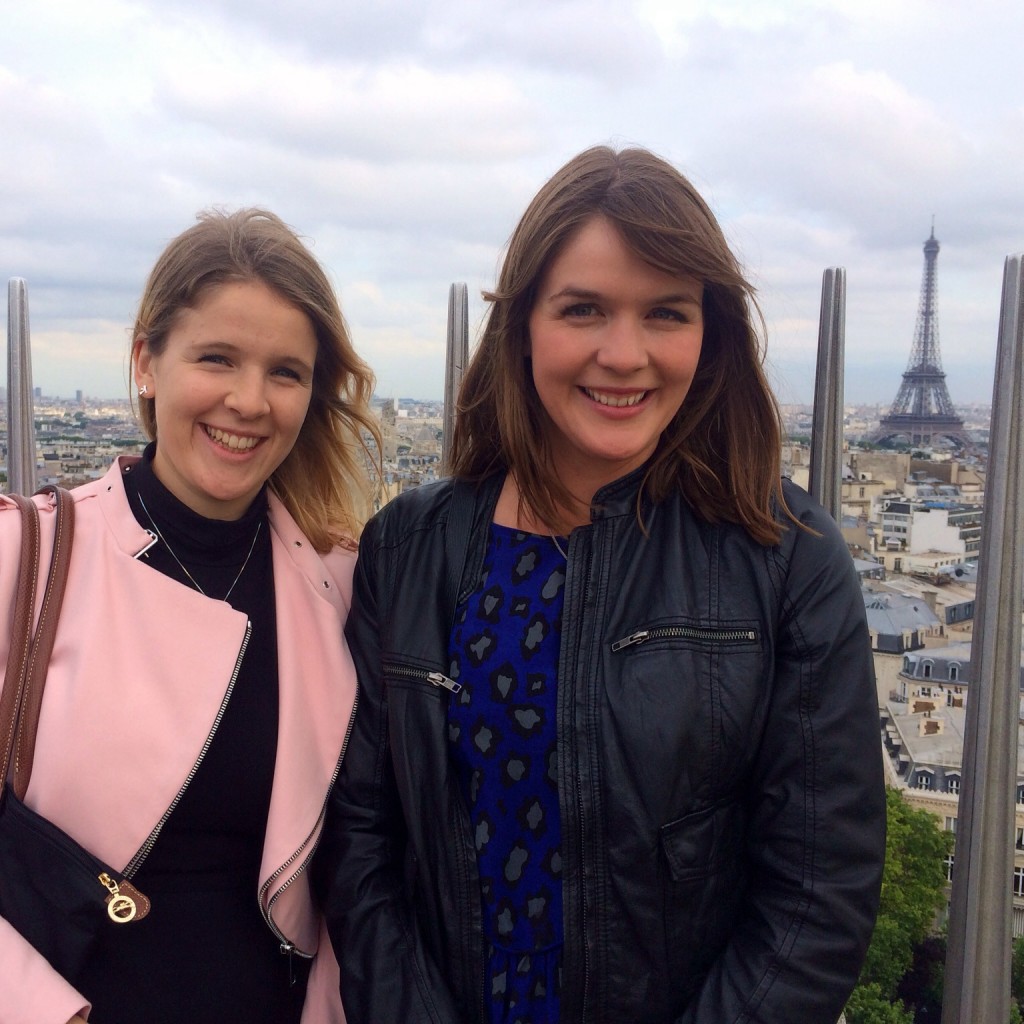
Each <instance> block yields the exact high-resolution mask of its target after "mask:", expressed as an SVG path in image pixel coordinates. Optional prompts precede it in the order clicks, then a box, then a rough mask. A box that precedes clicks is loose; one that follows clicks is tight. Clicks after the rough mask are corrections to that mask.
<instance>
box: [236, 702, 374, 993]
mask: <svg viewBox="0 0 1024 1024" xmlns="http://www.w3.org/2000/svg"><path fill="white" fill-rule="evenodd" d="M358 710H359V690H358V688H357V689H356V694H355V699H354V700H353V701H352V714H351V715H349V719H348V728H347V729H346V730H345V738H344V739H343V740H342V741H341V752H340V753H339V754H338V760H337V762H336V763H335V765H334V773H333V774H332V775H331V781H330V783H329V784H328V786H327V792H326V794H325V795H324V801H323V803H322V804H321V806H320V814H319V816H318V817H317V819H316V822H315V824H314V825H313V828H312V830H311V831H310V833H309V835H308V836H306V838H305V839H304V840H303V842H302V843H301V845H300V846H299V848H298V849H297V850H296V851H295V852H294V853H293V854H292V855H291V856H290V857H289V858H288V860H286V861H285V862H284V864H282V865H281V866H280V867H279V868H278V869H277V870H276V871H275V872H274V873H273V874H272V875H271V876H270V877H269V878H268V879H267V880H266V881H265V882H264V883H263V885H262V886H261V887H260V891H259V893H258V894H257V897H256V899H257V902H258V903H259V906H260V913H261V914H262V915H263V920H264V921H266V922H267V927H268V928H269V929H270V930H271V932H272V933H273V934H274V936H275V937H276V938H277V939H278V940H280V943H281V952H282V953H283V954H286V955H287V956H288V964H289V969H288V975H289V980H290V982H291V984H293V985H294V984H295V973H294V970H293V969H292V967H291V962H292V957H293V956H300V957H303V958H304V959H306V960H312V959H313V954H312V953H303V952H302V950H301V949H299V948H298V947H297V946H296V945H295V943H294V942H291V941H289V939H288V938H287V936H286V935H284V933H283V932H282V931H281V930H280V929H279V928H278V927H277V925H276V924H274V920H273V918H272V917H271V915H270V911H271V909H272V908H273V906H274V904H275V903H276V902H277V901H278V899H279V898H280V897H281V895H282V894H283V893H284V891H285V890H286V889H287V888H288V887H289V886H290V885H291V884H292V882H294V881H295V879H297V878H298V877H299V875H301V874H302V872H303V871H305V870H306V867H307V865H308V864H309V862H310V860H312V858H313V854H314V853H316V848H317V846H319V845H320V843H319V839H318V840H317V842H316V844H314V846H313V848H312V849H311V850H310V851H309V853H308V855H307V856H306V858H305V859H304V860H303V862H302V863H301V864H300V865H299V866H298V867H297V868H296V869H295V871H293V872H292V873H291V875H290V876H289V877H288V878H287V879H285V881H284V882H283V883H282V885H281V886H280V888H279V889H278V890H277V892H275V893H274V895H273V896H271V897H270V899H269V900H268V901H267V906H266V908H264V906H263V897H264V896H265V895H266V894H267V893H268V892H269V891H270V887H271V885H273V883H274V879H275V878H278V877H279V876H280V875H281V874H282V873H283V872H284V871H285V870H287V868H288V867H289V866H290V865H291V864H294V863H295V860H296V858H297V857H298V856H299V854H300V853H302V851H303V850H304V849H305V848H306V847H307V846H308V845H309V841H310V839H311V838H312V837H313V835H315V833H316V831H317V829H318V828H320V826H321V824H322V823H323V820H324V817H325V815H326V814H327V802H328V800H330V798H331V790H332V789H334V783H335V782H336V781H337V779H338V774H339V773H340V772H341V762H342V761H343V760H344V759H345V751H346V750H348V741H349V737H350V736H351V735H352V725H353V723H354V722H355V720H356V712H357V711H358Z"/></svg>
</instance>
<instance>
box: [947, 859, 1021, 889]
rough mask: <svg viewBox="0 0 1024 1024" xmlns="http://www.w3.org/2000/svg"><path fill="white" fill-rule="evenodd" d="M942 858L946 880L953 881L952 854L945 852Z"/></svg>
mask: <svg viewBox="0 0 1024 1024" xmlns="http://www.w3.org/2000/svg"><path fill="white" fill-rule="evenodd" d="M943 860H944V862H945V865H946V881H947V882H952V881H953V854H951V853H947V854H946V856H945V857H944V858H943ZM1015 881H1016V880H1015Z"/></svg>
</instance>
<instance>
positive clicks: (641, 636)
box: [612, 629, 651, 651]
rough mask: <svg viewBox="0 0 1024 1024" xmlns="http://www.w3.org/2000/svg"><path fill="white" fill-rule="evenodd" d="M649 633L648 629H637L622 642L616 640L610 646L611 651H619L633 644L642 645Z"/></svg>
mask: <svg viewBox="0 0 1024 1024" xmlns="http://www.w3.org/2000/svg"><path fill="white" fill-rule="evenodd" d="M650 635H651V631H650V630H649V629H639V630H637V631H636V632H635V633H630V634H629V636H627V637H626V638H625V639H624V640H616V641H615V643H613V644H612V650H613V651H621V650H622V648H623V647H631V646H632V645H633V644H642V643H643V642H644V641H645V640H646V639H647V638H648V637H649V636H650Z"/></svg>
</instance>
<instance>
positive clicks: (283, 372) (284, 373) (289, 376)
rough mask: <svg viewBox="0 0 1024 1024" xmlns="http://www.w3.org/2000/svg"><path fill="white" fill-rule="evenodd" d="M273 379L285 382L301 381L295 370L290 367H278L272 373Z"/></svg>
mask: <svg viewBox="0 0 1024 1024" xmlns="http://www.w3.org/2000/svg"><path fill="white" fill-rule="evenodd" d="M272 373H273V375H274V376H275V377H282V378H284V379H285V380H294V381H301V380H302V377H300V376H299V373H298V371H297V370H293V369H292V368H291V367H290V366H279V367H277V369H275V370H273V371H272Z"/></svg>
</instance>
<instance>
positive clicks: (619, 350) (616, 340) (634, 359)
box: [596, 316, 649, 374]
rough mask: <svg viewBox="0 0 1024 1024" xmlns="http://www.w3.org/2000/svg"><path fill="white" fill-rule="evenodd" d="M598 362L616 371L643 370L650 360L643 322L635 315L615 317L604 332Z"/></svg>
mask: <svg viewBox="0 0 1024 1024" xmlns="http://www.w3.org/2000/svg"><path fill="white" fill-rule="evenodd" d="M596 358H597V363H598V365H599V366H601V367H603V368H604V369H606V370H611V371H613V372H614V373H620V374H628V373H633V372H634V371H636V370H642V369H643V368H644V367H645V366H646V365H647V364H648V362H649V358H648V353H647V341H646V335H645V332H644V327H643V324H642V323H641V322H640V321H638V320H636V319H634V318H633V317H626V316H621V317H614V318H613V319H612V320H611V321H609V323H608V325H607V327H606V328H605V330H604V331H603V332H602V338H601V344H600V346H599V347H598V350H597V356H596Z"/></svg>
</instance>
